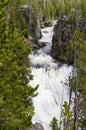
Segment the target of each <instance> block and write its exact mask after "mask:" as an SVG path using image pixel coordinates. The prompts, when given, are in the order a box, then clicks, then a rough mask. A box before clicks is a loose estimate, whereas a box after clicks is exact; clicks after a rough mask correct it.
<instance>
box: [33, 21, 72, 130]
mask: <svg viewBox="0 0 86 130" xmlns="http://www.w3.org/2000/svg"><path fill="white" fill-rule="evenodd" d="M55 23H56V21H54V23H53V25H52V26H51V27H46V28H44V29H41V32H42V38H41V39H39V42H40V43H41V44H42V43H46V46H44V47H43V48H41V49H39V50H38V51H37V52H32V54H31V55H30V60H31V70H32V74H33V80H32V81H31V82H30V84H31V85H32V86H33V87H35V86H36V85H37V84H39V88H38V93H39V94H38V96H37V97H35V98H34V99H33V105H34V107H35V115H34V117H33V123H35V122H39V123H41V124H42V125H43V127H44V130H51V127H50V122H51V121H52V119H53V117H56V118H57V119H58V120H60V117H61V107H62V104H63V102H64V101H68V99H69V88H68V87H67V86H65V85H64V83H65V82H66V81H67V79H68V76H69V75H70V73H71V71H72V67H71V66H67V65H66V64H61V63H59V62H57V61H55V60H54V59H53V58H52V57H51V55H50V52H51V46H52V36H53V28H54V25H55Z"/></svg>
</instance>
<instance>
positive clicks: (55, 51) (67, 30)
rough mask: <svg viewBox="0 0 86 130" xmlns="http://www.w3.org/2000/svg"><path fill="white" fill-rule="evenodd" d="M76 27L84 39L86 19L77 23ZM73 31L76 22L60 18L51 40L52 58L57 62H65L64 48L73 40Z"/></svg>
mask: <svg viewBox="0 0 86 130" xmlns="http://www.w3.org/2000/svg"><path fill="white" fill-rule="evenodd" d="M77 27H78V28H79V29H80V31H81V32H83V33H84V39H86V19H81V20H80V21H78V24H77ZM75 29H76V22H75V21H74V20H73V19H71V18H70V17H67V16H66V17H62V18H61V19H59V20H58V21H57V24H56V26H55V27H54V36H53V40H52V56H53V57H54V58H56V59H57V60H60V61H62V62H67V58H66V57H65V46H67V44H68V43H69V41H70V40H71V39H72V38H73V34H74V30H75ZM68 62H70V61H68ZM70 64H71V63H70Z"/></svg>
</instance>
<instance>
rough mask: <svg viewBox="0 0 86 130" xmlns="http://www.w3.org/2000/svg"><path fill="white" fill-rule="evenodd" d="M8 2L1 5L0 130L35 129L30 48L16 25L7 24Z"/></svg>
mask: <svg viewBox="0 0 86 130" xmlns="http://www.w3.org/2000/svg"><path fill="white" fill-rule="evenodd" d="M7 4H8V1H7V0H5V1H4V2H3V0H1V1H0V129H1V130H17V129H20V128H21V129H22V130H24V129H25V128H27V127H30V126H31V125H32V117H33V114H34V107H33V104H32V97H34V96H36V94H37V93H35V92H36V90H37V88H38V86H37V87H35V88H32V86H30V85H29V84H28V83H29V81H30V80H31V79H32V75H31V71H30V69H29V67H30V60H29V54H30V53H31V47H30V46H29V45H28V44H27V42H26V40H25V38H24V36H22V33H20V30H19V29H18V28H17V26H16V24H15V22H14V23H12V24H11V26H10V27H9V24H8V22H7V13H8V12H7V11H6V7H7Z"/></svg>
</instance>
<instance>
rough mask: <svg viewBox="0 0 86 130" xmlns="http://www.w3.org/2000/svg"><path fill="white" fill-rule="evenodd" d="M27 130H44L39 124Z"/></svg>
mask: <svg viewBox="0 0 86 130" xmlns="http://www.w3.org/2000/svg"><path fill="white" fill-rule="evenodd" d="M29 130H44V128H43V126H42V125H41V124H40V123H35V125H34V126H33V127H32V128H30V129H29Z"/></svg>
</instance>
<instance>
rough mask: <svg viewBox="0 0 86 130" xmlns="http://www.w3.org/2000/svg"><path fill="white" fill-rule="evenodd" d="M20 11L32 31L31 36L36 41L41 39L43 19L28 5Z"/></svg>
mask: <svg viewBox="0 0 86 130" xmlns="http://www.w3.org/2000/svg"><path fill="white" fill-rule="evenodd" d="M20 9H21V14H22V16H23V19H24V21H25V23H26V24H27V26H28V29H29V31H30V35H31V36H33V37H34V39H35V40H37V39H39V38H40V37H41V24H40V19H41V17H39V15H38V13H36V12H35V11H34V10H33V9H32V8H31V7H29V6H27V5H23V6H21V7H20Z"/></svg>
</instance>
